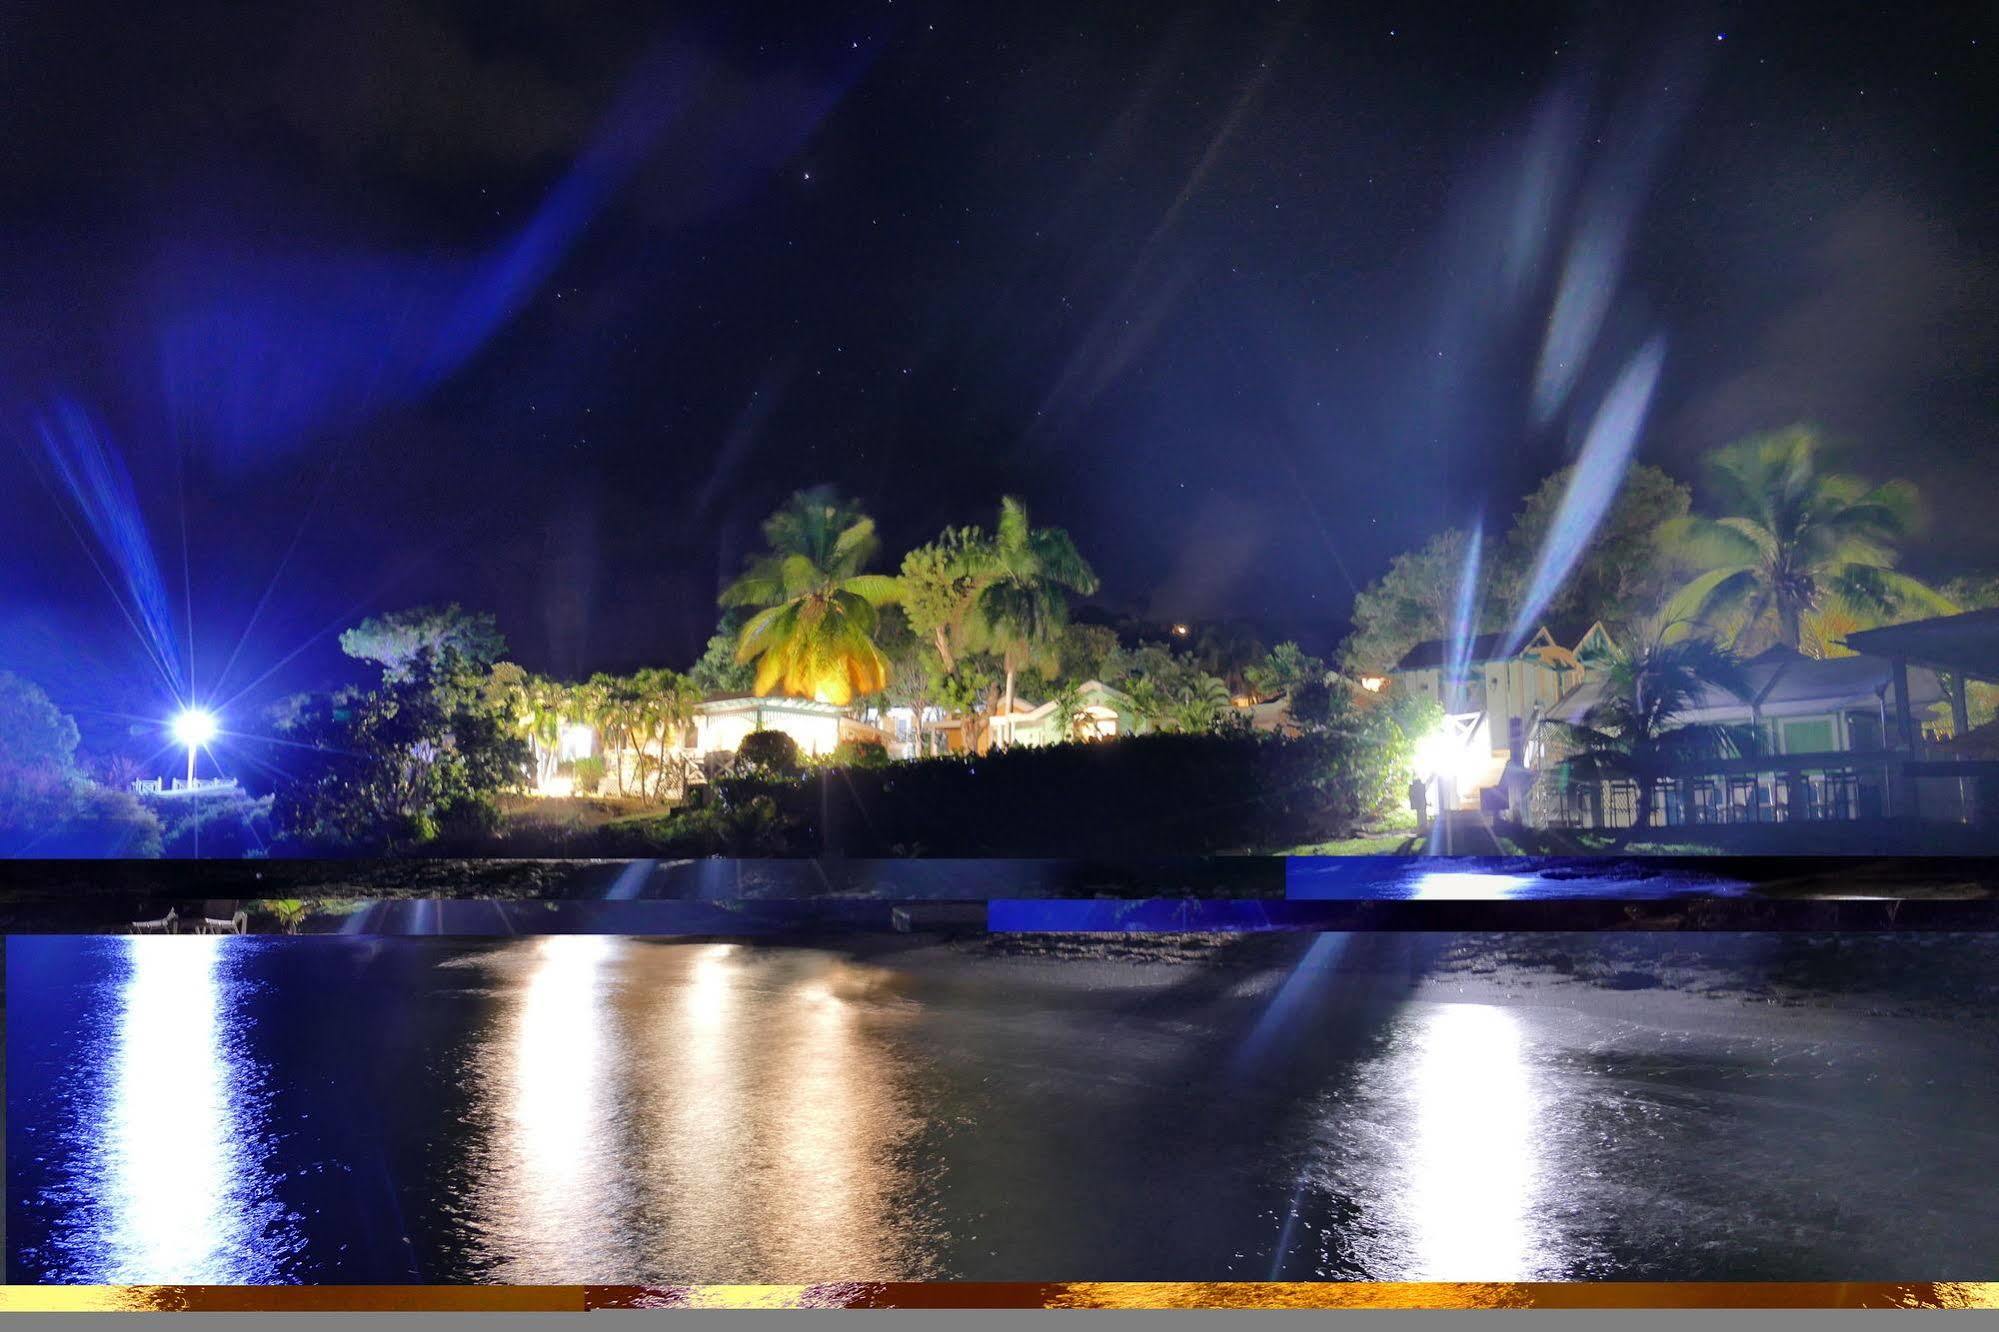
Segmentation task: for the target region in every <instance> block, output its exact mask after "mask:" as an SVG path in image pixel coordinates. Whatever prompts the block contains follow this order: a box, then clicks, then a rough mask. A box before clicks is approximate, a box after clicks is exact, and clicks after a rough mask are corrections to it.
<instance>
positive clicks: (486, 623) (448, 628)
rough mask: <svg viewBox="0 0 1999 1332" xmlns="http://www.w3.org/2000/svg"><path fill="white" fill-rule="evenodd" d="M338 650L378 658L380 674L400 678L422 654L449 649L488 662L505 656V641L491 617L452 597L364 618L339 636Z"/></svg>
mask: <svg viewBox="0 0 1999 1332" xmlns="http://www.w3.org/2000/svg"><path fill="white" fill-rule="evenodd" d="M340 650H341V651H342V652H345V653H346V654H347V655H348V656H350V657H354V658H357V659H359V660H361V661H372V662H378V663H380V665H381V667H382V672H383V674H384V675H386V676H388V677H389V678H391V679H401V678H404V677H405V676H407V675H408V673H409V671H410V668H411V664H412V663H413V662H414V661H415V660H416V658H417V657H418V655H419V654H422V653H429V654H430V655H431V656H432V657H435V658H439V659H442V658H443V657H444V656H445V655H446V654H447V653H455V654H456V655H457V656H458V657H459V658H461V659H462V660H463V661H464V662H466V663H467V664H469V665H472V666H477V667H486V666H491V665H492V664H493V663H494V662H496V661H498V660H499V659H500V658H501V657H503V656H505V655H506V651H507V640H506V639H505V638H503V637H502V636H501V635H500V628H499V624H498V622H497V621H496V620H495V619H494V618H493V617H492V616H491V615H489V614H486V613H485V612H483V611H481V612H476V613H475V612H472V611H467V610H466V609H464V608H463V607H462V606H460V605H459V604H458V603H457V602H455V601H454V602H452V603H451V604H450V605H448V606H417V607H414V608H412V609H410V610H401V611H395V612H392V613H390V614H388V615H379V616H370V617H369V618H367V619H365V620H363V621H361V623H359V624H357V625H355V626H354V627H353V628H352V629H348V630H346V631H344V632H343V633H342V634H341V635H340Z"/></svg>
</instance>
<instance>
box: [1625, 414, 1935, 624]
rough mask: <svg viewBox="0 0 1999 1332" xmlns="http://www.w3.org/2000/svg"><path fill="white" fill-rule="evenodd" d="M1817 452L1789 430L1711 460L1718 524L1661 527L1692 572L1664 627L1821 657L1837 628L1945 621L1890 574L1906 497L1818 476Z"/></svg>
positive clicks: (1902, 533) (1907, 490) (1910, 519)
mask: <svg viewBox="0 0 1999 1332" xmlns="http://www.w3.org/2000/svg"><path fill="white" fill-rule="evenodd" d="M1818 451H1819V444H1818V438H1817V436H1816V435H1815V434H1814V433H1813V432H1812V431H1811V430H1810V429H1809V428H1807V427H1804V426H1793V427H1791V428H1790V429H1788V430H1780V431H1777V432H1775V433H1774V434H1767V435H1758V436H1755V437H1753V438H1750V439H1746V440H1743V441H1741V442H1740V443H1737V444H1733V445H1730V446H1729V447H1728V448H1725V449H1722V450H1721V451H1720V452H1718V453H1716V454H1715V455H1714V457H1713V458H1712V460H1711V461H1710V467H1711V469H1712V472H1713V477H1714V485H1715V489H1716V491H1717V492H1718V494H1719V496H1720V499H1721V502H1722V506H1723V509H1724V516H1722V517H1720V518H1703V517H1699V516H1694V517H1688V518H1677V519H1674V520H1672V521H1670V522H1668V523H1666V524H1664V525H1663V526H1662V527H1661V528H1660V529H1659V537H1660V541H1661V543H1662V545H1663V546H1664V547H1665V548H1666V549H1667V550H1668V551H1670V552H1672V553H1673V554H1675V555H1677V556H1681V557H1684V558H1685V559H1687V560H1688V561H1690V562H1691V563H1692V564H1693V565H1694V566H1695V567H1696V568H1698V569H1700V570H1701V572H1700V573H1699V574H1698V575H1697V576H1696V577H1695V578H1694V579H1693V581H1691V582H1689V583H1688V584H1687V585H1686V586H1685V587H1683V588H1681V589H1680V591H1679V592H1677V593H1675V594H1674V596H1673V597H1672V599H1671V600H1670V601H1669V602H1668V603H1667V605H1666V608H1665V612H1664V613H1665V615H1666V616H1667V617H1669V618H1670V619H1672V620H1675V621H1685V622H1688V623H1689V624H1695V623H1697V624H1699V625H1700V626H1704V627H1705V628H1706V629H1707V630H1708V631H1710V632H1713V633H1716V634H1718V635H1719V636H1720V637H1721V638H1722V639H1724V640H1725V641H1726V642H1728V643H1729V644H1731V645H1732V646H1733V647H1734V648H1735V649H1736V650H1737V651H1739V652H1742V653H1745V654H1747V653H1754V652H1757V651H1759V650H1761V649H1762V648H1764V647H1767V646H1769V645H1770V644H1771V643H1772V642H1777V643H1782V644H1784V645H1785V646H1786V647H1789V648H1792V649H1794V650H1797V651H1807V652H1812V653H1814V654H1815V655H1821V656H1823V655H1827V654H1828V653H1830V652H1834V651H1837V650H1838V648H1837V642H1836V640H1837V638H1838V636H1839V633H1840V632H1841V631H1843V630H1848V629H1854V628H1864V627H1867V626H1869V625H1874V624H1881V623H1885V622H1888V621H1890V620H1893V619H1895V618H1897V617H1900V616H1905V615H1907V614H1908V613H1910V612H1921V613H1924V614H1933V613H1934V614H1941V613H1948V610H1949V603H1948V602H1947V601H1946V600H1945V599H1944V598H1943V597H1942V596H1941V595H1940V594H1939V593H1937V592H1936V591H1935V590H1934V589H1932V588H1930V587H1927V586H1925V585H1924V584H1923V583H1921V582H1919V581H1917V580H1916V579H1914V578H1911V577H1909V576H1908V575H1907V574H1903V573H1898V572H1896V570H1895V567H1894V566H1895V559H1896V547H1897V546H1898V545H1899V544H1900V543H1901V542H1902V541H1903V540H1904V539H1905V538H1906V537H1907V536H1908V535H1909V534H1910V533H1911V532H1912V531H1913V530H1914V529H1915V526H1916V521H1917V518H1916V491H1915V487H1914V486H1912V485H1910V484H1909V483H1908V482H1906V481H1889V482H1887V483H1885V484H1883V485H1879V486H1870V485H1869V484H1868V483H1867V482H1865V481H1863V480H1861V479H1860V478H1858V477H1855V476H1848V475H1844V474H1841V473H1836V472H1825V471H1821V470H1820V468H1819V461H1818Z"/></svg>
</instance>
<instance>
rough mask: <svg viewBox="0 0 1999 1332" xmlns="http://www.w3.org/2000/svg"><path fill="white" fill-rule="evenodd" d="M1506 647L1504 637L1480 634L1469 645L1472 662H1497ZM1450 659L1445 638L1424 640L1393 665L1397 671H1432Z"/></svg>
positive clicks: (1449, 647) (1501, 634)
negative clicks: (1501, 651)
mask: <svg viewBox="0 0 1999 1332" xmlns="http://www.w3.org/2000/svg"><path fill="white" fill-rule="evenodd" d="M1505 646H1506V635H1505V634H1504V633H1497V634H1480V635H1478V636H1477V637H1476V638H1474V639H1472V641H1471V643H1470V644H1469V648H1470V656H1469V657H1468V658H1467V660H1469V661H1472V662H1487V661H1497V660H1498V659H1499V654H1500V650H1501V649H1502V648H1504V647H1505ZM1450 658H1451V643H1450V640H1449V639H1445V638H1426V639H1424V640H1423V641H1422V642H1420V643H1418V644H1417V645H1416V646H1415V647H1412V648H1410V649H1409V650H1408V651H1407V652H1405V653H1403V654H1402V660H1401V661H1398V662H1396V663H1395V669H1396V670H1398V671H1433V670H1437V669H1439V668H1440V667H1442V666H1444V665H1445V664H1446V663H1447V662H1449V660H1450Z"/></svg>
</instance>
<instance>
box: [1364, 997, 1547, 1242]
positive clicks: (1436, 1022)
mask: <svg viewBox="0 0 1999 1332" xmlns="http://www.w3.org/2000/svg"><path fill="white" fill-rule="evenodd" d="M1410 1062H1411V1066H1410V1069H1409V1075H1410V1084H1411V1086H1410V1094H1411V1097H1412V1100H1413V1102H1414V1105H1413V1119H1414V1126H1413V1132H1412V1133H1411V1135H1410V1138H1409V1146H1408V1185H1407V1189H1406V1191H1405V1192H1404V1193H1403V1195H1402V1206H1403V1209H1404V1210H1405V1212H1406V1213H1407V1216H1408V1220H1409V1223H1410V1224H1409V1228H1410V1234H1411V1239H1412V1244H1411V1247H1410V1253H1409V1264H1408V1270H1407V1271H1405V1272H1399V1273H1397V1274H1396V1276H1397V1278H1398V1279H1400V1280H1405V1281H1494V1280H1508V1279H1510V1280H1520V1279H1523V1278H1526V1277H1529V1276H1532V1275H1533V1274H1534V1272H1535V1270H1536V1264H1535V1254H1534V1238H1535V1237H1534V1231H1533V1223H1532V1215H1533V1201H1534V1193H1535V1190H1536V1188H1537V1187H1538V1183H1539V1181H1538V1174H1539V1169H1538V1164H1537V1162H1536V1160H1535V1148H1536V1134H1535V1117H1536V1113H1537V1109H1538V1102H1537V1098H1536V1094H1535V1090H1534V1088H1533V1086H1532V1084H1531V1083H1530V1081H1529V1076H1528V1070H1527V1066H1526V1063H1525V1058H1524V1052H1523V1050H1522V1041H1521V1034H1520V1024H1519V1020H1518V1019H1517V1018H1515V1017H1514V1016H1513V1014H1511V1013H1509V1012H1508V1011H1507V1010H1505V1009H1503V1008H1495V1007H1492V1006H1489V1005H1485V1004H1441V1005H1438V1006H1437V1007H1435V1008H1433V1009H1431V1010H1430V1011H1429V1013H1428V1014H1426V1015H1425V1018H1424V1020H1423V1025H1422V1030H1421V1031H1420V1033H1419V1034H1418V1035H1417V1036H1416V1051H1415V1055H1414V1058H1413V1059H1412V1060H1411V1061H1410Z"/></svg>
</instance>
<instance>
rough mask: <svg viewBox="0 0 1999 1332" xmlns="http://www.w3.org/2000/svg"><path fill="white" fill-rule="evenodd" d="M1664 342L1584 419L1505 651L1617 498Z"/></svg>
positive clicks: (1651, 346)
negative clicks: (1585, 430) (1585, 426)
mask: <svg viewBox="0 0 1999 1332" xmlns="http://www.w3.org/2000/svg"><path fill="white" fill-rule="evenodd" d="M1665 359H1666V340H1665V338H1664V336H1663V335H1661V336H1655V337H1654V338H1653V339H1652V340H1651V341H1650V342H1647V343H1646V344H1645V345H1644V347H1642V348H1641V349H1640V350H1639V352H1638V354H1637V355H1636V356H1633V357H1632V358H1631V361H1630V363H1629V364H1627V365H1626V366H1625V367H1624V372H1623V373H1622V374H1620V375H1619V376H1618V377H1617V382H1616V383H1614V384H1612V385H1611V386H1610V392H1608V393H1606V394H1605V395H1604V398H1603V403H1602V405H1601V406H1599V407H1598V408H1597V410H1596V419H1595V420H1593V421H1591V422H1590V427H1589V434H1588V435H1587V436H1585V437H1584V439H1583V449H1582V454H1581V456H1579V457H1578V458H1577V459H1576V465H1575V468H1574V470H1572V471H1571V472H1570V473H1569V488H1568V490H1566V491H1565V492H1563V495H1562V503H1561V507H1559V508H1558V509H1556V510H1555V521H1554V522H1553V523H1552V524H1550V526H1549V528H1548V535H1547V537H1546V539H1545V540H1543V542H1542V544H1541V553H1540V555H1539V557H1538V558H1537V559H1536V560H1535V562H1534V573H1533V575H1532V577H1530V578H1529V580H1528V584H1527V596H1526V598H1525V599H1524V600H1523V601H1522V602H1521V603H1520V612H1519V614H1518V615H1517V616H1516V617H1515V618H1514V621H1513V628H1512V631H1511V632H1510V633H1509V634H1508V635H1507V639H1508V651H1509V653H1510V652H1513V651H1517V650H1518V649H1519V647H1520V645H1521V644H1522V643H1525V642H1526V641H1527V638H1528V636H1529V635H1530V634H1532V633H1533V632H1534V629H1535V626H1536V625H1537V624H1539V622H1540V618H1541V612H1542V611H1543V610H1545V609H1546V608H1547V605H1548V603H1549V601H1551V600H1552V599H1553V598H1554V595H1555V593H1556V592H1557V591H1558V590H1560V588H1561V586H1562V583H1563V581H1564V580H1565V579H1567V578H1568V576H1569V572H1570V570H1572V569H1573V568H1575V564H1576V561H1577V560H1578V559H1580V558H1581V557H1582V553H1583V550H1584V549H1585V548H1586V547H1587V546H1588V545H1589V541H1590V537H1591V536H1593V535H1594V534H1595V533H1596V529H1597V525H1598V524H1599V523H1601V522H1602V521H1603V516H1604V514H1606V513H1608V512H1609V511H1610V505H1611V502H1612V501H1613V500H1615V499H1616V498H1617V491H1618V488H1619V487H1620V486H1621V485H1623V483H1624V473H1625V470H1626V469H1627V468H1629V467H1630V466H1631V454H1632V451H1633V450H1634V449H1635V448H1636V447H1637V444H1638V436H1639V434H1640V432H1642V431H1643V429H1644V427H1645V413H1646V411H1647V410H1648V409H1649V408H1650V407H1651V405H1652V390H1653V389H1655V388H1657V387H1658V384H1659V369H1660V367H1661V366H1662V365H1664V364H1665Z"/></svg>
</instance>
